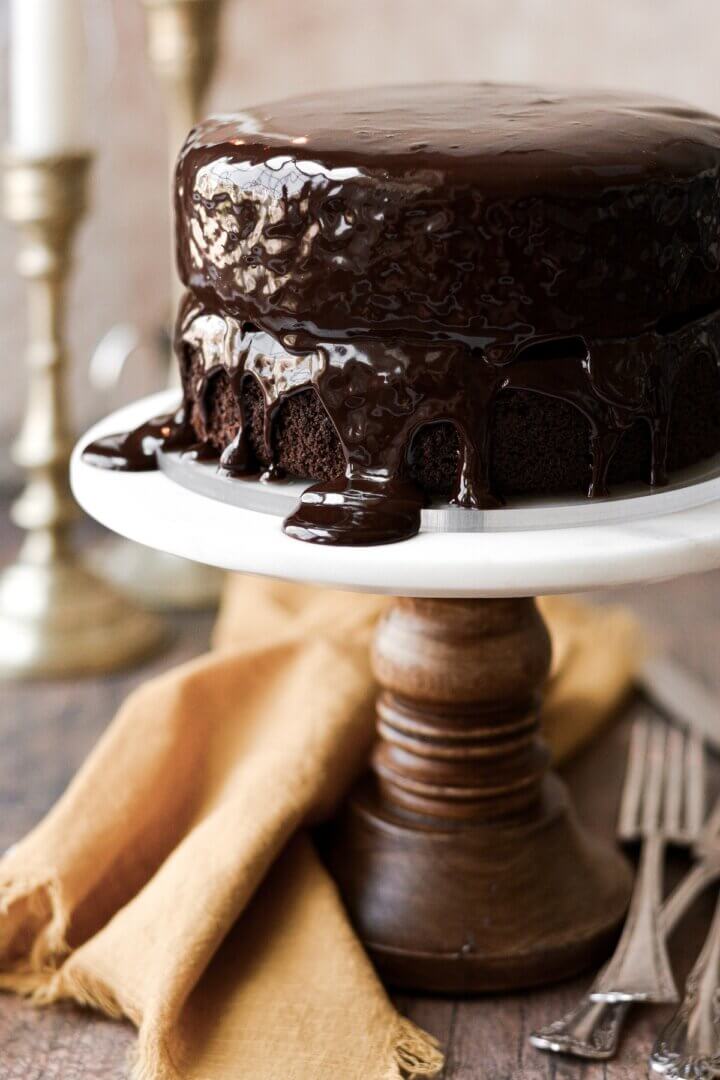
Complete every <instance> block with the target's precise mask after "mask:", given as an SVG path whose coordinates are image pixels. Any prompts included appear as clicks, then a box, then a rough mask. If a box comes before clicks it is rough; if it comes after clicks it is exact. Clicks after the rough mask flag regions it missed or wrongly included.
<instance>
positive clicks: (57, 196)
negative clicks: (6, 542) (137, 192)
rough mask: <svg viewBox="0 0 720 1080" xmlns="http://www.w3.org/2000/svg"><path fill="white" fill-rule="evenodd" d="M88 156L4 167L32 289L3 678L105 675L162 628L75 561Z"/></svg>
mask: <svg viewBox="0 0 720 1080" xmlns="http://www.w3.org/2000/svg"><path fill="white" fill-rule="evenodd" d="M90 160H91V159H90V155H89V154H77V155H69V156H66V157H65V156H64V157H57V158H47V159H30V160H22V159H18V158H13V157H11V156H9V157H8V159H7V162H6V168H5V174H4V180H5V185H4V188H5V190H4V197H5V198H4V201H5V214H6V216H7V218H8V220H9V221H11V222H13V224H15V225H17V226H18V228H19V229H20V231H21V235H22V242H21V247H20V254H19V257H18V271H19V273H20V275H21V276H22V277H23V278H24V279H25V281H26V282H27V287H28V336H29V343H28V348H27V355H26V360H27V367H28V378H29V388H28V399H27V411H26V414H25V419H24V422H23V425H22V429H21V431H20V434H19V436H18V439H17V441H16V443H15V445H14V447H13V459H14V460H15V462H16V463H17V464H18V465H20V466H21V467H22V468H23V469H25V470H26V472H27V477H28V478H27V484H26V486H25V490H24V491H23V493H22V494H21V496H20V497H19V499H18V500H17V501H16V502H15V504H14V505H13V508H12V511H11V513H12V518H13V520H14V522H15V523H16V524H17V525H18V526H19V527H20V528H21V529H24V530H25V531H26V533H27V535H26V538H25V541H24V543H23V545H22V547H21V550H20V553H19V555H18V558H17V560H16V561H15V562H14V563H12V564H11V565H10V566H8V567H7V568H6V569H5V570H4V572H3V573H2V575H1V576H0V676H4V677H19V676H36V675H38V676H39V675H71V674H77V673H80V672H91V671H108V670H110V669H111V668H116V667H119V666H122V665H124V664H127V663H130V662H131V661H133V660H136V659H138V658H140V657H142V656H144V655H146V654H147V653H148V652H149V651H150V650H152V649H153V648H154V647H155V646H156V645H157V644H158V643H159V641H160V639H161V637H162V636H163V633H162V629H161V626H160V624H159V623H158V621H157V620H156V619H155V618H154V617H152V616H150V615H147V614H146V613H144V612H140V611H138V610H136V609H135V608H134V607H133V606H132V605H131V604H130V603H129V602H128V601H127V600H126V599H124V598H123V597H122V596H121V595H119V594H118V593H116V592H115V591H114V590H113V589H111V588H110V587H109V586H107V585H106V584H105V583H104V582H102V581H101V580H100V579H99V578H97V577H95V576H94V575H93V574H92V573H90V571H89V570H87V569H86V568H85V566H84V565H83V564H82V562H81V561H80V559H79V557H78V555H77V554H76V552H75V551H74V548H73V545H72V541H71V535H70V527H71V525H72V523H73V522H74V521H75V519H76V518H77V517H78V516H79V511H78V508H77V506H76V504H75V502H74V501H73V498H72V495H71V494H70V486H69V481H68V462H69V458H70V451H71V448H72V435H71V432H70V427H69V423H68V419H67V407H66V400H65V372H66V354H65V342H64V330H63V323H64V313H65V286H66V283H67V279H68V274H69V270H70V249H71V242H72V239H73V236H74V233H75V230H76V228H77V225H78V224H79V222H80V220H81V219H82V217H83V214H84V212H85V208H86V195H87V181H88V174H89V167H90Z"/></svg>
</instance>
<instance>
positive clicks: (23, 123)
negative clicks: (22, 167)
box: [10, 0, 89, 157]
mask: <svg viewBox="0 0 720 1080" xmlns="http://www.w3.org/2000/svg"><path fill="white" fill-rule="evenodd" d="M83 4H84V0H12V6H11V9H10V146H11V149H12V151H13V152H14V153H16V154H18V155H19V156H22V157H51V156H53V155H56V154H57V155H62V154H71V153H73V152H76V151H78V150H85V149H86V148H87V146H88V144H89V137H88V132H89V108H88V106H89V101H88V85H87V82H88V80H87V67H88V63H87V41H86V31H85V18H84V14H85V13H84V8H83Z"/></svg>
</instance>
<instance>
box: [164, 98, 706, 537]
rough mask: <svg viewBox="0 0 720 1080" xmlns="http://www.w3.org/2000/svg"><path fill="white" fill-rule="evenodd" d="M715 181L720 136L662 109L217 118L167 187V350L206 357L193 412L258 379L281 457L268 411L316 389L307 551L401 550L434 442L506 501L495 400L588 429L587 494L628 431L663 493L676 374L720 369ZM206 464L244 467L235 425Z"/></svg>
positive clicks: (301, 527)
mask: <svg viewBox="0 0 720 1080" xmlns="http://www.w3.org/2000/svg"><path fill="white" fill-rule="evenodd" d="M719 184H720V120H718V119H717V118H716V117H713V116H709V115H708V114H705V113H701V112H698V111H696V110H693V109H690V108H686V107H684V106H680V105H677V104H676V103H670V102H665V101H662V100H660V99H655V98H647V97H644V98H638V97H633V96H628V95H622V96H621V95H608V94H600V95H594V94H593V95H588V94H580V95H573V96H570V95H568V94H566V93H565V92H559V91H554V90H546V89H537V88H527V87H514V86H490V85H487V84H479V85H472V86H437V87H425V88H418V87H413V88H407V87H405V88H399V89H382V90H371V91H357V92H353V93H346V94H338V95H332V96H323V97H312V98H305V99H296V100H294V101H289V102H282V103H279V104H277V105H270V106H265V107H261V108H259V109H256V110H253V111H252V112H249V113H242V114H237V115H233V116H232V117H221V118H216V119H211V120H209V121H207V122H206V123H204V124H202V125H200V126H199V127H198V128H196V129H195V130H194V131H193V132H191V134H190V136H189V138H188V140H187V142H186V144H185V147H184V149H183V151H182V153H181V155H180V159H179V162H178V170H177V184H176V197H177V201H176V210H177V237H178V260H179V268H180V272H181V276H182V278H183V281H184V283H185V285H186V286H187V288H188V290H189V292H188V296H187V298H186V301H185V302H184V305H183V307H182V310H181V312H180V317H179V321H178V341H177V347H178V349H192V350H199V351H200V352H201V353H202V358H203V364H202V367H203V375H202V377H201V380H200V385H197V386H194V387H192V388H191V391H192V392H191V394H190V399H192V400H194V401H195V402H196V403H198V404H199V406H200V408H201V409H202V403H203V400H204V397H205V394H206V392H207V388H208V386H209V385H210V384H211V381H212V379H213V378H214V377H215V376H216V374H217V373H218V372H219V371H221V370H222V371H226V372H227V373H228V374H229V376H230V378H231V380H232V385H233V387H234V389H235V394H236V397H237V399H238V401H239V400H240V391H241V388H242V385H243V382H244V380H245V379H246V378H254V379H256V380H257V381H258V383H259V385H260V387H261V389H262V391H263V396H264V401H265V424H264V432H265V435H264V441H265V444H266V445H265V450H266V457H267V458H268V460H270V461H271V462H272V460H273V417H274V416H275V414H276V411H277V409H278V407H279V404H280V402H281V401H282V400H283V399H284V398H285V397H287V396H288V395H289V394H292V393H295V392H297V391H298V390H301V389H305V388H307V387H308V386H313V387H314V388H315V390H316V391H317V393H318V395H319V397H320V399H321V401H322V403H323V405H324V407H325V409H326V411H327V413H328V415H329V416H330V418H331V420H332V422H333V425H334V427H335V428H336V430H337V433H338V436H339V439H340V442H341V445H342V448H343V453H344V456H345V459H346V462H347V469H346V475H345V478H344V479H342V480H334V481H332V482H330V483H324V484H319V485H316V486H315V487H314V488H312V489H310V490H309V491H308V492H307V493H306V495H305V496H304V497H303V499H302V501H301V503H300V505H299V506H298V508H297V510H296V512H295V513H294V514H293V515H292V517H291V518H290V519H289V520H288V521H287V522H286V524H285V528H286V531H287V532H288V533H290V535H293V536H296V537H299V538H301V539H305V540H312V541H315V542H320V543H341V544H353V543H383V542H388V541H391V540H395V539H400V538H403V537H406V536H410V535H412V534H413V533H414V532H416V531H417V529H418V527H419V519H420V509H421V507H422V505H423V503H424V499H425V496H424V494H423V492H422V491H420V490H419V489H418V488H416V487H414V486H413V485H412V484H410V483H409V482H408V481H407V479H406V478H405V476H404V465H405V461H406V458H407V454H408V452H409V450H410V447H411V443H412V438H413V435H414V433H415V432H416V431H417V430H418V428H419V427H420V426H422V425H424V424H429V423H434V422H437V421H450V422H451V423H452V424H453V425H454V426H455V428H456V430H457V432H458V436H459V442H460V448H461V452H460V461H459V467H458V474H457V478H456V483H455V490H454V493H453V497H452V501H453V502H455V503H457V504H459V505H462V506H467V507H487V506H491V505H497V502H498V500H499V498H500V496H501V494H502V493H500V492H493V491H492V490H491V484H490V473H489V460H490V447H489V438H490V432H491V419H492V409H493V403H494V401H495V400H496V398H497V396H498V394H499V393H500V392H501V391H503V390H508V389H510V390H513V389H515V390H528V391H531V392H533V393H537V394H541V395H545V396H548V397H554V398H559V399H561V400H562V401H565V402H569V403H570V404H571V405H572V406H573V407H575V408H576V409H578V410H579V411H580V412H581V413H582V414H583V415H584V416H585V418H586V420H587V422H588V427H589V432H590V446H589V452H590V455H591V458H592V473H591V480H590V487H589V494H591V495H597V494H604V493H605V492H606V490H607V487H606V479H607V470H608V465H609V463H610V461H611V459H612V456H613V453H614V452H615V450H616V448H617V446H618V444H619V442H620V439H621V437H622V435H623V433H624V432H625V431H626V430H627V429H628V428H629V427H630V426H631V424H633V423H634V422H635V421H636V420H637V419H638V418H641V419H643V420H644V421H646V422H647V425H648V427H649V430H650V434H651V446H652V465H651V474H650V476H649V477H648V480H649V481H650V482H651V483H654V484H657V483H662V482H664V480H665V471H666V458H667V437H668V425H669V418H670V412H671V408H672V400H673V392H674V387H675V385H676V384H677V381H678V378H679V376H680V374H681V371H682V368H683V366H684V364H685V363H686V362H687V361H688V360H689V359H690V358H691V357H693V356H696V355H697V353H698V351H702V352H705V353H707V354H709V355H710V356H711V357H712V359H713V362H714V363H715V364H718V362H719V358H720V317H719V316H718V315H717V314H716V313H715V312H716V308H720V263H719V257H720V248H719V247H718V240H719V238H720V197H719V196H720V191H719V190H718V188H719ZM190 404H191V400H188V402H187V405H188V407H189V406H190ZM184 415H189V414H188V413H186V414H184ZM183 423H184V420H183ZM222 466H223V467H224V468H227V469H228V470H229V471H231V472H233V473H235V474H237V475H245V474H247V473H249V472H253V473H254V472H255V471H256V465H255V463H254V462H253V461H252V455H251V454H250V452H249V449H248V445H247V438H246V433H245V431H244V428H243V424H242V422H241V424H240V428H239V431H238V434H237V437H236V438H235V440H234V442H233V444H232V445H231V446H230V447H227V448H226V450H225V452H224V453H223V455H222Z"/></svg>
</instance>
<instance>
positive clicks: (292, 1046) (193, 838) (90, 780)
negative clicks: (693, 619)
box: [0, 577, 639, 1080]
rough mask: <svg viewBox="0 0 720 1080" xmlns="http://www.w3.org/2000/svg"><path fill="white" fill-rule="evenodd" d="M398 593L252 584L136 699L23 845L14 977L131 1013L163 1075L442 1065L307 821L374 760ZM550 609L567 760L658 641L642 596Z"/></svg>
mask: <svg viewBox="0 0 720 1080" xmlns="http://www.w3.org/2000/svg"><path fill="white" fill-rule="evenodd" d="M385 604H386V601H385V600H383V599H382V598H379V597H374V596H361V595H357V594H347V593H338V592H331V591H327V590H313V589H309V588H305V587H302V586H291V585H285V584H277V583H273V582H266V581H260V580H256V579H250V578H239V577H238V578H234V579H231V580H230V581H229V585H228V590H227V593H226V597H225V602H224V605H223V608H222V611H221V614H220V617H219V619H218V623H217V627H216V632H215V640H214V648H213V650H212V651H211V652H210V653H209V654H208V655H206V656H203V657H201V658H199V659H197V660H193V661H191V662H190V663H186V664H184V665H182V666H181V667H179V668H176V669H175V670H172V671H169V672H167V673H166V674H165V675H162V676H160V677H159V678H155V679H153V680H151V681H150V682H148V683H146V684H145V685H143V686H142V687H140V689H138V690H137V691H135V692H134V693H133V694H132V695H131V696H130V697H129V698H128V700H127V701H126V702H125V704H124V705H123V707H122V708H121V709H120V711H119V712H118V714H117V716H116V717H115V720H114V721H113V723H112V724H111V725H110V727H109V728H108V730H107V731H106V733H105V735H104V736H103V737H102V739H101V740H100V742H99V744H98V745H97V747H96V748H95V750H94V751H93V752H92V753H91V754H90V756H89V758H88V759H87V761H86V762H85V764H84V765H83V767H82V768H81V769H80V771H79V773H78V775H77V776H76V777H75V779H74V780H73V781H72V783H71V784H70V786H69V788H68V789H67V791H66V792H65V794H64V795H63V796H62V798H61V799H60V801H59V802H58V803H57V805H56V806H55V807H54V808H53V809H52V810H51V811H50V813H49V814H48V815H47V816H46V817H45V819H44V820H43V821H42V822H41V823H40V824H39V825H38V826H37V827H36V828H35V829H34V830H33V831H32V832H31V833H30V834H29V835H28V836H27V837H26V838H25V839H24V840H22V841H21V842H20V843H18V844H17V845H16V846H15V847H13V848H12V849H11V850H10V851H9V852H8V853H6V855H5V856H4V858H3V859H2V861H0V986H1V987H3V988H5V989H9V990H14V991H17V992H19V993H28V994H32V995H33V996H34V998H35V1000H36V1001H38V1002H39V1003H43V1004H44V1003H49V1002H52V1001H55V1000H58V999H62V998H70V999H74V1000H75V1001H77V1002H80V1003H83V1004H87V1005H90V1006H93V1007H95V1008H98V1009H100V1010H102V1011H103V1012H105V1013H107V1014H109V1015H111V1016H121V1015H124V1016H127V1017H129V1018H130V1019H131V1020H132V1021H133V1023H135V1024H136V1025H137V1027H138V1029H139V1040H138V1047H137V1055H136V1060H135V1063H134V1075H135V1076H136V1077H138V1078H142V1080H178V1078H183V1080H229V1078H233V1080H235V1078H236V1077H238V1076H243V1077H248V1078H252V1080H339V1078H342V1080H400V1078H402V1077H423V1076H435V1075H436V1074H437V1073H438V1072H439V1070H440V1068H441V1066H442V1056H441V1053H440V1050H439V1048H438V1047H437V1044H436V1043H435V1041H434V1040H433V1039H432V1038H431V1037H430V1036H428V1035H426V1034H425V1033H423V1032H421V1031H419V1030H418V1029H417V1028H415V1027H414V1026H413V1025H412V1024H411V1023H410V1022H409V1021H407V1020H404V1019H403V1018H401V1017H400V1016H399V1015H398V1014H397V1013H396V1011H395V1009H394V1007H393V1005H392V1004H391V1002H390V1000H389V998H388V997H387V995H386V993H385V991H384V989H383V987H382V985H381V983H380V982H379V980H378V978H377V976H376V974H375V972H374V969H373V968H372V966H371V964H370V962H369V960H368V959H367V957H366V955H365V953H364V951H363V949H362V947H361V945H360V943H359V942H358V940H357V939H356V937H355V935H354V934H353V931H352V929H351V927H350V925H349V923H348V921H347V918H346V915H345V912H344V909H343V907H342V904H341V902H340V900H339V898H338V895H337V893H336V890H335V887H334V885H333V883H332V881H331V879H330V878H329V876H328V875H327V873H326V872H325V870H324V869H323V867H322V866H321V864H320V862H319V860H318V858H317V856H316V855H315V852H314V849H313V847H312V844H311V842H310V840H309V839H308V837H307V835H306V834H305V833H304V831H303V828H304V827H305V826H308V825H312V824H313V823H314V822H317V821H320V820H322V819H324V818H326V817H327V816H328V815H329V814H330V813H331V812H332V810H333V808H334V807H335V805H336V803H337V802H338V800H339V799H340V798H341V797H342V795H343V794H344V792H345V791H346V790H347V788H348V786H349V784H350V783H351V782H352V779H353V778H354V776H355V775H356V773H358V771H359V770H360V769H362V767H363V765H364V763H365V761H366V759H367V754H368V751H369V748H370V745H371V742H372V737H373V702H374V698H375V694H376V688H375V686H374V685H373V679H372V676H371V672H370V667H369V656H368V644H369V641H370V638H371V635H372V631H373V627H374V624H375V622H376V620H377V618H378V616H379V614H380V613H381V612H382V610H383V609H384V607H385ZM543 608H544V614H545V616H546V618H547V619H548V622H549V625H550V629H551V633H552V636H553V639H554V645H555V663H554V668H553V675H552V676H551V680H550V685H549V692H548V698H547V703H546V709H545V726H546V731H547V734H548V737H549V739H550V741H551V745H552V746H553V749H554V751H555V754H556V756H557V757H566V756H567V755H568V754H569V753H571V752H572V751H573V750H575V749H576V748H577V747H578V746H579V745H580V744H581V743H582V742H584V741H586V740H587V739H588V738H590V737H591V736H592V734H593V733H594V732H595V731H596V730H597V728H598V726H599V725H600V724H601V722H602V721H603V720H605V719H606V718H607V717H608V716H609V715H610V714H611V713H612V711H613V710H614V709H615V707H616V706H617V705H618V703H619V702H620V700H621V698H622V697H623V695H624V694H625V692H626V690H627V689H628V686H629V683H630V679H631V675H632V672H633V668H634V666H635V664H636V662H637V660H638V656H639V636H638V631H637V628H636V626H635V624H634V622H633V620H632V619H631V618H630V617H629V616H628V615H627V614H625V613H624V612H622V611H618V610H612V609H590V608H587V607H584V606H580V605H578V604H576V603H574V602H572V601H569V600H566V599H558V598H553V599H549V600H545V601H543Z"/></svg>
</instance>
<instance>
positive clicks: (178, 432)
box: [82, 405, 209, 472]
mask: <svg viewBox="0 0 720 1080" xmlns="http://www.w3.org/2000/svg"><path fill="white" fill-rule="evenodd" d="M189 415H190V414H189V410H188V409H186V407H185V405H182V406H181V407H180V408H179V409H178V410H177V412H175V413H168V414H167V415H165V416H156V417H154V418H153V419H152V420H148V421H147V422H146V423H144V424H141V425H140V426H139V427H136V428H134V429H133V430H132V431H127V432H120V433H119V434H116V435H105V436H104V437H103V438H101V439H96V440H95V441H94V442H91V443H89V444H88V445H87V446H86V447H85V449H84V450H83V455H82V456H83V459H84V460H85V461H86V462H87V463H88V465H97V466H98V467H99V468H101V469H114V470H116V471H118V472H150V471H152V470H153V469H157V467H158V461H157V452H158V450H168V451H172V450H190V449H192V448H195V447H197V450H198V452H199V453H203V452H204V450H205V448H204V447H202V448H201V447H200V446H199V445H198V438H197V436H196V434H195V429H194V428H193V426H192V423H191V422H190V419H189ZM208 450H209V447H208Z"/></svg>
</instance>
